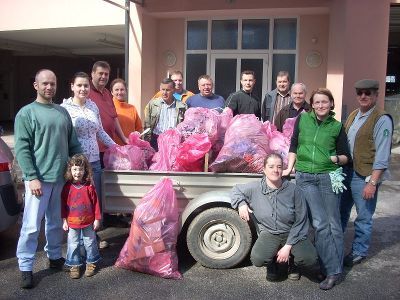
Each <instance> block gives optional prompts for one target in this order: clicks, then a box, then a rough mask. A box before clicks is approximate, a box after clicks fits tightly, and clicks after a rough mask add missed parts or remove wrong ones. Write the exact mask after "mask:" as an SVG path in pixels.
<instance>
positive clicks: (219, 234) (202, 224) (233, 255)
mask: <svg viewBox="0 0 400 300" xmlns="http://www.w3.org/2000/svg"><path fill="white" fill-rule="evenodd" d="M186 242H187V246H188V249H189V251H190V254H191V255H192V256H193V258H194V259H195V260H196V261H198V262H199V263H200V264H202V265H203V266H204V267H207V268H213V269H227V268H231V267H234V266H236V265H237V264H239V263H240V262H241V261H242V260H243V259H244V258H245V257H246V256H247V254H248V253H249V251H250V248H251V244H252V233H251V230H250V227H249V224H248V223H247V222H244V221H243V220H242V219H240V217H239V215H238V213H237V212H236V211H235V210H233V209H230V208H225V207H216V208H210V209H207V210H205V211H203V212H202V213H200V214H199V215H197V216H196V217H195V218H194V219H193V221H192V222H191V224H190V226H189V228H188V231H187V235H186Z"/></svg>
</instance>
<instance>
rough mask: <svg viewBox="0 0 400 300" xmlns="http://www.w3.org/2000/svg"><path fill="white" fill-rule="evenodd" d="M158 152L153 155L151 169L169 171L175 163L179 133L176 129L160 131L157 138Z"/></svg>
mask: <svg viewBox="0 0 400 300" xmlns="http://www.w3.org/2000/svg"><path fill="white" fill-rule="evenodd" d="M157 143H158V152H157V153H156V154H155V155H154V156H153V160H152V161H153V164H152V165H151V166H150V168H149V169H150V170H152V171H171V170H172V167H173V165H174V164H175V160H176V154H177V149H178V146H179V144H180V143H181V135H180V134H179V132H178V131H177V130H176V129H168V130H167V131H165V132H163V133H161V134H160V135H159V136H158V139H157Z"/></svg>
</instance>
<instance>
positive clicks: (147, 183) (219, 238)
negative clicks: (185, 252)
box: [102, 170, 262, 269]
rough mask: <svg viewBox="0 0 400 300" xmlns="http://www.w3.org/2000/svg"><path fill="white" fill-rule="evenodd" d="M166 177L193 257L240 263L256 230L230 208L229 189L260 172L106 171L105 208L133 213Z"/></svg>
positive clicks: (218, 264) (213, 264)
mask: <svg viewBox="0 0 400 300" xmlns="http://www.w3.org/2000/svg"><path fill="white" fill-rule="evenodd" d="M164 176H166V177H169V178H171V179H172V181H173V183H174V189H175V192H176V196H177V200H178V206H179V214H180V225H181V235H182V234H183V235H185V236H184V238H185V240H186V244H187V247H188V249H189V251H190V254H191V255H192V256H193V258H194V259H195V260H196V261H198V262H199V263H200V264H202V265H203V266H205V267H208V268H217V269H225V268H231V267H234V266H236V265H237V264H239V263H240V262H241V261H242V260H243V259H244V258H245V257H246V256H247V255H248V253H249V251H250V248H251V245H252V241H253V236H254V235H255V234H256V233H255V232H254V226H253V224H252V222H245V221H243V220H242V219H240V217H239V215H238V213H237V211H236V210H234V209H232V208H231V205H230V203H231V200H230V197H229V192H230V190H231V189H232V187H233V186H234V185H235V184H238V183H247V182H250V181H254V180H257V179H260V178H261V176H262V174H247V173H208V172H152V171H115V170H104V171H103V174H102V207H103V212H104V213H132V212H133V211H134V209H135V207H136V205H137V204H138V203H139V201H140V199H141V198H142V197H143V196H144V195H145V194H146V193H147V192H148V191H149V190H150V189H151V188H152V187H153V186H154V185H155V184H156V183H157V182H158V181H159V180H160V178H162V177H164Z"/></svg>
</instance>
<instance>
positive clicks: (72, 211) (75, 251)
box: [61, 154, 101, 279]
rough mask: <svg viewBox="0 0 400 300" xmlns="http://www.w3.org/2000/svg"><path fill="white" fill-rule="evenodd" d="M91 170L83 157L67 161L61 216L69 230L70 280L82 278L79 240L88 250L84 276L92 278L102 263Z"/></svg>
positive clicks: (95, 196) (97, 202)
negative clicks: (98, 245)
mask: <svg viewBox="0 0 400 300" xmlns="http://www.w3.org/2000/svg"><path fill="white" fill-rule="evenodd" d="M92 178H93V175H92V169H91V167H90V164H89V161H88V160H87V158H86V157H85V156H84V155H82V154H76V155H74V156H73V157H72V158H71V159H70V161H69V162H68V167H67V171H66V173H65V179H66V180H67V183H66V184H65V186H64V188H63V191H62V194H61V200H62V207H61V217H62V218H63V228H64V230H65V231H68V249H67V259H66V261H65V264H66V265H67V266H70V267H71V269H70V277H71V278H74V279H76V278H79V277H80V272H79V271H80V266H81V265H82V257H81V254H80V239H81V238H82V239H83V243H84V246H85V250H86V272H85V276H87V277H90V276H93V275H94V273H95V271H96V265H95V264H96V263H97V262H98V261H99V260H100V254H99V249H98V247H97V241H96V233H95V230H98V229H99V227H100V220H101V214H100V205H99V201H98V198H97V194H96V189H95V188H94V186H93V185H92V183H91V182H92Z"/></svg>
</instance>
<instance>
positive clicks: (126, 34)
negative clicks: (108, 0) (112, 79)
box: [125, 0, 131, 99]
mask: <svg viewBox="0 0 400 300" xmlns="http://www.w3.org/2000/svg"><path fill="white" fill-rule="evenodd" d="M130 5H131V2H130V1H129V0H125V82H126V83H127V84H128V82H129V19H130ZM127 99H129V98H128V91H127Z"/></svg>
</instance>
